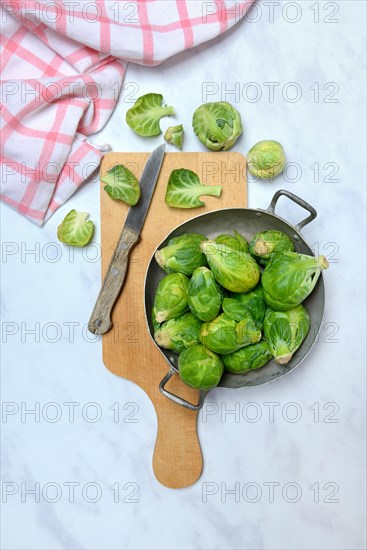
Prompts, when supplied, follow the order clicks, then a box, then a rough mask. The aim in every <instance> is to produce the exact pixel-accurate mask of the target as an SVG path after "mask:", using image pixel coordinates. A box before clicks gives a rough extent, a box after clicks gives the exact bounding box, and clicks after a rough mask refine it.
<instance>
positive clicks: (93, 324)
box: [88, 226, 140, 334]
mask: <svg viewBox="0 0 367 550" xmlns="http://www.w3.org/2000/svg"><path fill="white" fill-rule="evenodd" d="M139 239H140V236H139V235H138V234H137V233H136V232H135V231H133V230H132V229H130V228H129V227H126V226H125V227H124V229H123V230H122V233H121V237H120V240H119V243H118V245H117V247H116V249H115V252H114V254H113V256H112V260H111V263H110V265H109V268H108V271H107V274H106V276H105V278H104V280H103V283H102V288H101V290H100V293H99V294H98V298H97V301H96V305H95V306H94V309H93V311H92V315H91V317H90V319H89V323H88V330H90V332H93V334H105V333H106V332H107V331H109V330H110V328H111V327H112V320H111V314H112V309H113V306H114V305H115V302H116V300H117V298H118V297H119V294H120V292H121V289H122V287H123V285H124V282H125V279H126V274H127V268H128V265H129V256H130V252H131V251H132V249H133V248H134V246H135V245H136V244H137V242H138V241H139Z"/></svg>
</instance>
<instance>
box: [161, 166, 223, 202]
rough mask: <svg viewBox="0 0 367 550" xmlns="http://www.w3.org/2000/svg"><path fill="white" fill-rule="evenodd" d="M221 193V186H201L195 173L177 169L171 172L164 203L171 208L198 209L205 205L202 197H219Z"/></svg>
mask: <svg viewBox="0 0 367 550" xmlns="http://www.w3.org/2000/svg"><path fill="white" fill-rule="evenodd" d="M221 193H222V187H221V185H202V184H201V183H200V179H199V176H198V175H197V174H195V172H193V171H192V170H187V169H186V168H179V169H178V170H173V171H172V172H171V175H170V178H169V181H168V185H167V191H166V197H165V201H166V204H167V206H170V207H171V208H199V207H200V206H204V205H205V203H204V202H203V201H201V200H200V197H202V196H203V195H206V196H208V195H212V196H214V197H220V195H221Z"/></svg>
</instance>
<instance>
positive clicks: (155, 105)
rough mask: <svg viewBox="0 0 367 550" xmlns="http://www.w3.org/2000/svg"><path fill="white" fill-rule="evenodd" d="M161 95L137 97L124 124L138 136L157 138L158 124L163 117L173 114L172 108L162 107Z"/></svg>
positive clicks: (159, 129)
mask: <svg viewBox="0 0 367 550" xmlns="http://www.w3.org/2000/svg"><path fill="white" fill-rule="evenodd" d="M162 102H163V96H162V94H145V95H142V96H141V97H139V98H138V99H137V100H136V102H135V103H134V105H133V106H132V107H130V109H129V110H128V111H127V113H126V122H127V124H128V125H129V126H130V128H131V129H132V130H134V131H135V132H136V133H137V134H139V136H144V137H151V136H159V134H161V133H162V130H161V128H160V125H159V122H160V120H161V118H162V117H164V116H171V115H174V114H175V111H174V109H173V107H167V105H164V106H162Z"/></svg>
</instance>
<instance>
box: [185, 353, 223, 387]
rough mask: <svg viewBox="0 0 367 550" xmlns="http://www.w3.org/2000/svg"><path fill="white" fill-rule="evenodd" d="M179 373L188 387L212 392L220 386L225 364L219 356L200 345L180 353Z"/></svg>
mask: <svg viewBox="0 0 367 550" xmlns="http://www.w3.org/2000/svg"><path fill="white" fill-rule="evenodd" d="M178 372H179V375H180V378H181V380H183V382H185V384H187V385H188V386H191V387H192V388H195V389H197V390H210V389H212V388H215V386H218V384H219V381H220V379H221V377H222V374H223V363H222V361H221V360H220V358H219V357H218V355H215V353H212V352H211V351H210V350H208V349H207V348H205V347H204V346H201V345H200V344H198V345H196V346H191V347H189V348H188V349H186V350H185V351H183V352H182V353H180V355H179V358H178Z"/></svg>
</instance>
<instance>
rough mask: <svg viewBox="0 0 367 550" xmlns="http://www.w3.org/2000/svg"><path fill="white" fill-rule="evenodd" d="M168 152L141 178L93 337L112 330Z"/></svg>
mask: <svg viewBox="0 0 367 550" xmlns="http://www.w3.org/2000/svg"><path fill="white" fill-rule="evenodd" d="M165 150H166V145H165V144H162V145H160V146H159V147H157V149H155V150H154V151H153V153H152V154H151V155H150V157H149V158H148V160H147V163H146V165H145V167H144V170H143V173H142V176H141V178H140V187H141V198H140V201H139V202H138V204H137V205H136V206H132V207H131V208H130V210H129V212H128V215H127V217H126V221H125V225H124V227H123V229H122V233H121V236H120V239H119V241H118V243H117V246H116V248H115V251H114V253H113V256H112V260H111V262H110V265H109V267H108V270H107V274H106V276H105V278H104V280H103V283H102V288H101V290H100V292H99V294H98V298H97V301H96V304H95V306H94V309H93V311H92V315H91V317H90V319H89V323H88V330H89V331H90V332H93V334H105V333H106V332H108V331H109V330H110V328H111V327H112V321H111V314H112V310H113V307H114V305H115V303H116V300H117V298H118V297H119V295H120V292H121V290H122V287H123V286H124V282H125V279H126V274H127V269H128V264H129V257H130V253H131V251H132V249H133V248H134V246H135V245H136V244H137V243H138V242H139V240H140V233H141V230H142V227H143V225H144V221H145V218H146V215H147V212H148V209H149V205H150V201H151V199H152V196H153V193H154V189H155V186H156V183H157V181H158V176H159V172H160V170H161V166H162V162H163V157H164V153H165ZM142 299H143V298H142Z"/></svg>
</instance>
